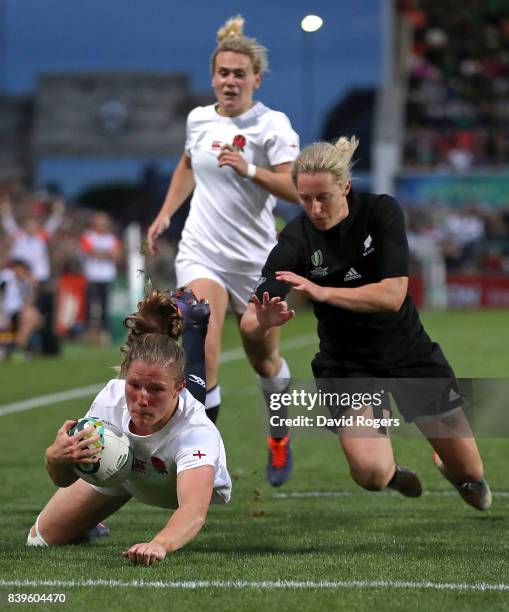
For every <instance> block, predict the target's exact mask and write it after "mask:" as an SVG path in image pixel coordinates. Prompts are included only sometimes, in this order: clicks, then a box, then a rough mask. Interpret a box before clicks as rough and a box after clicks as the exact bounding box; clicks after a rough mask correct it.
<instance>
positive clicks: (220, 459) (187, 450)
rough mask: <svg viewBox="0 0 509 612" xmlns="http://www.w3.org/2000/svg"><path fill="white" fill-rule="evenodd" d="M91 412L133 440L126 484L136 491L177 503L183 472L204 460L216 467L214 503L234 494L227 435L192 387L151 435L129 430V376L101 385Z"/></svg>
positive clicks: (147, 498) (151, 499)
mask: <svg viewBox="0 0 509 612" xmlns="http://www.w3.org/2000/svg"><path fill="white" fill-rule="evenodd" d="M87 416H94V417H97V418H100V419H101V420H103V421H105V422H106V423H111V424H112V425H115V426H116V427H118V428H119V429H121V430H122V431H123V432H124V433H125V434H126V435H127V436H128V437H129V439H130V440H131V443H132V447H133V451H134V463H133V471H132V474H131V476H129V478H128V479H127V480H126V481H124V482H123V483H122V485H121V487H122V488H124V489H125V490H126V491H127V492H128V493H129V494H130V495H132V497H134V498H135V499H138V500H139V501H141V502H143V503H145V504H150V505H152V506H159V507H161V508H177V507H178V500H177V474H179V473H180V472H182V471H184V470H189V469H192V468H195V467H200V466H202V465H212V466H213V467H214V469H215V477H214V491H213V494H212V500H211V503H219V504H224V503H227V502H228V501H229V500H230V495H231V486H232V484H231V480H230V476H229V474H228V470H227V467H226V454H225V450H224V445H223V441H222V439H221V435H220V433H219V431H218V430H217V428H216V426H215V425H214V424H213V423H212V422H211V421H210V419H209V418H208V417H207V415H206V414H205V408H204V407H203V404H200V402H198V400H196V399H195V398H194V397H193V396H192V395H191V393H189V391H187V389H183V390H182V391H181V392H180V397H179V404H178V407H177V410H176V412H175V413H174V415H173V416H172V417H171V419H170V420H169V422H168V423H167V424H166V425H165V426H164V427H163V428H162V429H160V430H159V431H156V432H155V433H153V434H150V435H148V436H138V435H136V434H133V433H132V432H131V431H129V422H130V420H131V419H130V415H129V411H128V409H127V403H126V399H125V380H120V379H114V380H110V382H109V383H108V384H107V385H106V387H104V389H103V390H102V391H100V393H99V395H98V396H97V397H96V398H95V400H94V402H93V404H92V406H91V407H90V410H89V411H88V412H87Z"/></svg>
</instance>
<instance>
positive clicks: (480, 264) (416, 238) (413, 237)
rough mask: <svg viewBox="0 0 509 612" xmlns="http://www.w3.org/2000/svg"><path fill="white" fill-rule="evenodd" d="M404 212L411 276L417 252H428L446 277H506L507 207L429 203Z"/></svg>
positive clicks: (508, 247) (508, 255) (508, 252)
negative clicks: (440, 260)
mask: <svg viewBox="0 0 509 612" xmlns="http://www.w3.org/2000/svg"><path fill="white" fill-rule="evenodd" d="M405 211H406V213H407V227H408V241H409V246H410V252H411V254H413V264H414V266H413V271H414V272H417V271H418V269H419V257H418V254H419V252H421V251H422V250H423V249H424V248H429V249H432V250H435V251H436V252H437V254H439V255H441V257H442V258H443V260H444V263H445V268H446V271H447V272H449V273H460V274H477V273H481V274H509V207H508V208H507V209H505V210H497V209H493V208H491V207H487V206H486V207H484V206H478V205H474V204H470V205H468V204H467V205H465V206H463V207H461V208H450V207H447V206H444V205H439V204H436V203H435V204H434V203H430V204H429V205H427V206H419V207H412V206H406V207H405Z"/></svg>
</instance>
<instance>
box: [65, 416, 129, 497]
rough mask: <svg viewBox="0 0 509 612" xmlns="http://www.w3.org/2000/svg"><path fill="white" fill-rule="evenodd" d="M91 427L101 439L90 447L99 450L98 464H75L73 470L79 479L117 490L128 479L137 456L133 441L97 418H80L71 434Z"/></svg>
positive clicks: (90, 435)
mask: <svg viewBox="0 0 509 612" xmlns="http://www.w3.org/2000/svg"><path fill="white" fill-rule="evenodd" d="M90 425H93V426H94V427H95V430H96V431H95V433H98V434H99V436H100V440H98V441H97V442H95V443H92V444H91V445H90V446H89V448H97V449H99V454H100V458H99V461H97V462H96V463H75V464H74V471H75V472H76V474H77V475H78V476H79V477H80V478H82V479H83V480H86V481H87V482H89V483H90V484H93V485H96V486H97V487H116V486H117V485H119V484H122V482H124V480H126V478H127V477H128V476H129V474H130V473H131V470H132V466H133V456H134V455H133V450H132V447H131V441H130V440H129V438H128V437H127V436H126V435H125V433H124V432H122V431H120V429H118V428H117V427H115V426H114V425H111V424H110V423H105V422H104V421H102V420H101V419H97V418H95V417H84V418H83V419H80V420H79V421H78V422H77V423H76V425H74V426H73V427H71V429H70V430H69V431H68V434H69V435H70V436H72V435H74V434H75V433H76V432H77V431H82V430H83V429H85V428H87V427H89V426H90ZM92 435H94V432H91V433H90V434H88V437H92ZM101 446H102V447H103V449H102V450H100V449H101Z"/></svg>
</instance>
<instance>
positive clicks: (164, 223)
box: [147, 215, 170, 255]
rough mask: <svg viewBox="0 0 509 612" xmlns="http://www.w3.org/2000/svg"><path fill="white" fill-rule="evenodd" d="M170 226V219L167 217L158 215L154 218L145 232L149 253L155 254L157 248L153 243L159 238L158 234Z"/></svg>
mask: <svg viewBox="0 0 509 612" xmlns="http://www.w3.org/2000/svg"><path fill="white" fill-rule="evenodd" d="M169 227H170V219H168V218H167V217H161V216H160V215H158V216H157V217H156V218H155V221H154V222H153V223H152V225H151V226H150V227H149V228H148V232H147V247H148V252H149V253H150V255H155V254H156V253H157V252H158V249H157V247H156V245H155V241H156V240H157V239H158V238H159V236H160V235H161V234H162V233H163V232H165V231H166V230H167V229H168V228H169Z"/></svg>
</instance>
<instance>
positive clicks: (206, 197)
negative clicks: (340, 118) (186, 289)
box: [177, 102, 299, 275]
mask: <svg viewBox="0 0 509 612" xmlns="http://www.w3.org/2000/svg"><path fill="white" fill-rule="evenodd" d="M225 144H230V145H234V146H235V148H236V149H237V150H238V151H239V152H240V153H241V154H242V155H243V157H244V158H245V160H246V161H247V162H248V163H252V164H255V165H256V166H259V167H261V168H271V167H273V166H276V165H278V164H283V163H287V162H291V161H293V160H294V159H295V158H296V157H297V155H298V153H299V137H298V136H297V134H296V132H295V131H294V130H293V129H292V126H291V124H290V121H289V119H288V117H287V116H286V115H285V114H284V113H281V112H277V111H273V110H271V109H270V108H267V107H266V106H265V105H264V104H262V103H261V102H256V103H255V104H254V106H252V107H251V108H250V109H249V110H248V111H246V112H245V113H243V114H242V115H239V116H238V117H223V116H221V115H218V114H217V112H216V110H215V107H214V105H210V106H199V107H198V108H195V109H194V110H193V111H191V113H190V114H189V116H188V118H187V136H186V145H185V151H186V153H187V155H189V157H190V158H191V162H192V167H193V174H194V179H195V184H196V186H195V190H194V194H193V198H192V201H191V210H190V212H189V216H188V218H187V220H186V224H185V226H184V230H183V232H182V239H181V241H180V245H179V255H178V258H177V259H180V258H182V259H191V260H197V261H198V262H200V263H205V264H207V263H210V264H211V265H212V267H213V268H214V269H216V270H218V271H222V272H236V273H246V274H255V275H256V274H258V273H259V271H260V269H261V267H262V266H263V264H264V263H265V260H266V259H267V255H268V254H269V252H270V251H271V249H272V247H273V246H274V245H275V243H276V231H275V226H274V215H273V212H272V211H273V208H274V206H275V204H276V198H275V196H273V195H271V194H270V193H268V192H267V191H265V189H263V188H261V187H259V186H258V185H257V184H256V183H255V182H254V181H252V180H250V179H246V178H243V177H241V176H239V175H238V174H237V173H236V172H235V171H234V170H233V168H230V167H226V166H225V167H223V168H220V167H219V166H218V163H217V158H218V155H219V152H220V151H221V147H222V146H223V145H225Z"/></svg>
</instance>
